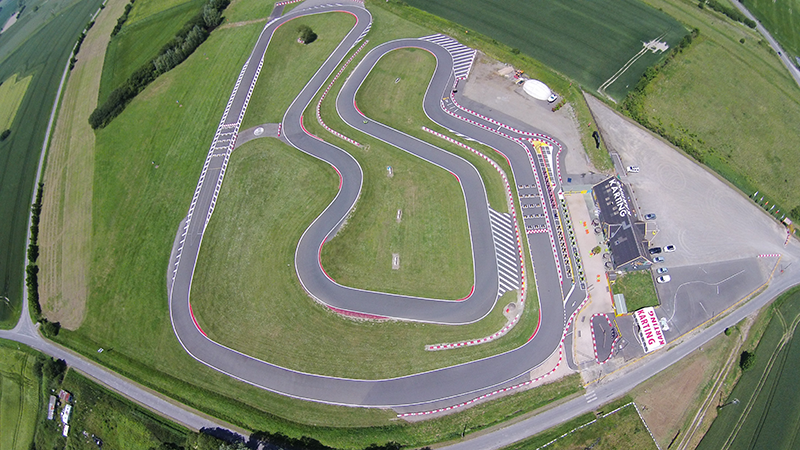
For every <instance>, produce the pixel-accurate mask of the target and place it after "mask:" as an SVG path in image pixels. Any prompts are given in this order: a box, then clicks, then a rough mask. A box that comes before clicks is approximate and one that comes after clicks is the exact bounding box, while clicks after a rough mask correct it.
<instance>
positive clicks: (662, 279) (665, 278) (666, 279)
mask: <svg viewBox="0 0 800 450" xmlns="http://www.w3.org/2000/svg"><path fill="white" fill-rule="evenodd" d="M671 279H672V278H671V277H670V276H669V275H661V276H660V277H658V278H656V281H658V283H659V284H664V283H669V280H671Z"/></svg>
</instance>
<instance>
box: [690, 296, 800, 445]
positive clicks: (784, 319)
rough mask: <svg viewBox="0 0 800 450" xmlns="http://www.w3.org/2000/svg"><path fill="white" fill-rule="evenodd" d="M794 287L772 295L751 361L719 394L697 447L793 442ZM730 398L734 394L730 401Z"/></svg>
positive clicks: (797, 406) (798, 349)
mask: <svg viewBox="0 0 800 450" xmlns="http://www.w3.org/2000/svg"><path fill="white" fill-rule="evenodd" d="M798 323H800V289H798V288H794V289H792V290H791V291H789V292H787V293H785V294H783V295H782V296H781V297H779V298H778V299H777V300H775V306H774V307H773V315H772V319H771V320H770V322H769V325H767V328H766V330H765V331H764V334H763V335H762V337H761V340H760V342H759V343H758V347H757V348H756V349H755V355H756V362H755V365H754V366H753V367H752V368H751V369H750V370H747V371H745V372H743V373H742V375H741V378H739V381H738V383H737V384H736V386H735V387H734V388H733V391H732V392H731V393H730V395H729V396H728V397H727V398H725V399H722V400H720V406H722V405H725V406H723V407H722V408H718V410H717V412H718V415H717V418H716V420H715V421H714V423H713V424H712V425H711V428H710V429H709V430H708V432H707V433H706V435H705V436H704V437H703V440H702V441H701V442H700V445H698V447H697V448H698V449H701V450H704V449H716V448H731V449H744V448H769V449H777V450H780V449H794V448H797V445H798V442H800V439H798V436H797V432H796V431H797V430H798V427H800V415H799V414H798V411H800V392H798V390H797V381H798V370H800V340H798V338H799V337H800V329H798V327H797V325H798ZM734 399H736V400H735V401H734Z"/></svg>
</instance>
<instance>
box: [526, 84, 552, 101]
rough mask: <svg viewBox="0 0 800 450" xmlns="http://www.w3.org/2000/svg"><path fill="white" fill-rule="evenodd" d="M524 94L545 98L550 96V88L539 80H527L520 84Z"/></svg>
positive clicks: (538, 98)
mask: <svg viewBox="0 0 800 450" xmlns="http://www.w3.org/2000/svg"><path fill="white" fill-rule="evenodd" d="M522 90H524V91H525V93H526V94H528V95H530V96H531V97H533V98H535V99H537V100H547V98H548V97H550V94H551V92H550V88H549V87H547V85H546V84H544V83H542V82H541V81H539V80H528V81H526V82H525V84H523V85H522Z"/></svg>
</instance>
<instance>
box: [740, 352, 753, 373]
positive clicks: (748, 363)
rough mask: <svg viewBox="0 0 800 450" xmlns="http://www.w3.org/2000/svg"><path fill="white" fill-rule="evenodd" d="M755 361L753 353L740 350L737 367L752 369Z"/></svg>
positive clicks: (743, 369)
mask: <svg viewBox="0 0 800 450" xmlns="http://www.w3.org/2000/svg"><path fill="white" fill-rule="evenodd" d="M755 363H756V354H755V353H750V352H748V351H744V352H742V356H741V357H740V358H739V367H741V368H742V371H745V370H750V369H752V368H753V365H754V364H755Z"/></svg>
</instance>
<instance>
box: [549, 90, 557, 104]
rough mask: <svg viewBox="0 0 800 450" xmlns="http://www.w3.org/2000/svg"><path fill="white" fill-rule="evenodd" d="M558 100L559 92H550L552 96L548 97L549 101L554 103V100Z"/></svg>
mask: <svg viewBox="0 0 800 450" xmlns="http://www.w3.org/2000/svg"><path fill="white" fill-rule="evenodd" d="M556 100H558V94H556V93H555V92H553V93H552V94H550V97H547V101H548V102H549V103H553V102H554V101H556Z"/></svg>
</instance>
